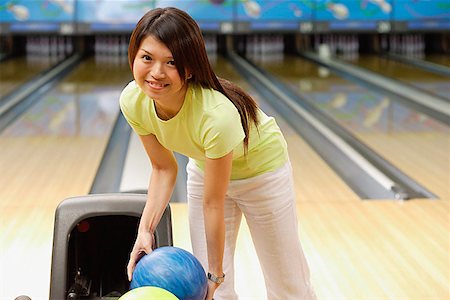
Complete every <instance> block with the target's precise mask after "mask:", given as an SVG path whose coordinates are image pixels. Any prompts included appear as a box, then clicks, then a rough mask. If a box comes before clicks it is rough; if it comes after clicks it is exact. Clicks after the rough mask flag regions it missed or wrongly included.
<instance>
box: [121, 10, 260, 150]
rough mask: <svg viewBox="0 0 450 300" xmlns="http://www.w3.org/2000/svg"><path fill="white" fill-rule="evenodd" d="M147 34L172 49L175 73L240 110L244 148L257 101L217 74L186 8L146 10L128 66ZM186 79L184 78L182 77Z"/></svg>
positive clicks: (133, 36)
mask: <svg viewBox="0 0 450 300" xmlns="http://www.w3.org/2000/svg"><path fill="white" fill-rule="evenodd" d="M148 36H153V37H154V38H156V39H158V40H159V41H161V42H162V43H163V44H165V45H166V47H167V48H168V49H169V50H170V51H171V52H172V55H173V58H174V60H175V65H176V67H177V70H178V74H179V75H180V77H181V78H186V70H189V72H190V73H191V74H192V77H191V78H190V79H189V81H190V82H192V83H194V84H199V85H201V86H202V87H204V88H212V89H214V90H216V91H219V92H221V93H222V94H224V95H225V96H226V97H227V98H228V99H230V101H231V102H232V103H233V104H234V106H235V107H236V108H237V110H238V111H239V115H240V116H241V124H242V128H243V129H244V132H245V138H244V149H245V152H247V149H248V138H249V132H250V127H251V125H252V124H254V125H255V126H257V125H258V122H259V120H258V114H257V108H258V106H257V104H256V102H255V100H254V99H253V98H252V97H250V95H248V94H247V93H246V92H245V91H243V90H242V89H241V88H240V87H238V86H237V85H236V84H234V83H232V82H230V81H228V80H225V79H222V78H218V77H217V76H216V74H214V71H213V69H212V67H211V65H210V63H209V60H208V56H207V54H206V49H205V42H204V40H203V36H202V33H201V31H200V28H199V27H198V25H197V23H196V22H195V21H194V20H193V19H192V18H191V16H189V15H188V14H187V13H186V12H184V11H182V10H180V9H177V8H174V7H166V8H156V9H153V10H150V11H148V12H147V13H146V14H145V15H144V16H143V17H142V18H141V19H140V20H139V22H138V23H137V25H136V27H135V29H134V30H133V33H132V34H131V38H130V44H129V46H128V62H129V64H130V68H131V70H133V63H134V59H135V57H136V54H137V52H138V50H139V47H140V45H141V42H142V40H143V39H145V38H146V37H148ZM185 80H187V79H185Z"/></svg>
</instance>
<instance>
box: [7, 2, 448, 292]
mask: <svg viewBox="0 0 450 300" xmlns="http://www.w3.org/2000/svg"><path fill="white" fill-rule="evenodd" d="M168 6H174V7H178V8H180V9H182V10H184V11H186V12H187V13H188V14H189V15H190V16H192V18H194V20H195V21H196V22H197V24H198V25H199V27H200V29H201V31H202V34H203V37H204V42H205V47H206V50H207V53H208V58H209V61H210V64H211V66H212V68H213V70H214V72H215V73H216V75H217V76H219V77H222V78H226V79H228V80H231V81H233V82H234V83H236V84H238V85H239V86H240V87H242V88H243V89H244V90H245V91H247V92H248V93H249V94H250V95H251V96H252V97H253V98H254V99H255V100H256V102H257V103H258V106H259V107H261V108H262V110H263V111H264V112H265V113H266V114H268V115H270V116H273V117H274V118H275V119H276V122H277V124H278V125H279V127H280V129H281V131H282V133H283V135H284V137H285V139H286V141H287V145H288V151H289V159H290V162H291V164H292V169H293V176H294V184H295V193H296V201H297V202H296V208H297V217H298V229H299V239H300V241H301V244H302V247H303V250H304V253H305V256H306V259H307V262H308V265H309V269H310V275H311V282H312V285H313V288H314V291H315V293H316V296H317V299H319V300H321V299H323V300H325V299H327V300H371V299H377V300H381V299H383V300H384V299H386V300H388V299H389V300H406V299H408V300H424V299H427V300H448V299H450V202H449V201H450V4H449V2H448V1H447V0H428V1H416V0H296V1H288V0H277V1H275V0H274V1H262V0H184V1H173V0H128V1H126V0H96V1H93V0H33V1H31V0H0V171H1V177H0V178H1V179H0V300H29V299H32V300H44V299H50V300H63V299H119V298H120V297H121V296H122V295H124V294H125V293H127V291H128V290H129V281H128V280H127V277H126V264H127V262H128V258H129V254H130V251H131V248H132V246H133V243H134V239H135V237H136V232H137V226H138V223H139V219H140V216H141V213H142V209H143V207H144V204H145V201H146V195H147V187H148V183H149V178H150V177H151V173H152V167H151V163H150V161H149V158H148V157H147V154H146V152H145V150H144V148H143V146H142V144H141V142H140V140H139V137H138V135H137V134H136V133H134V132H133V131H132V129H131V127H130V126H129V125H128V123H127V122H126V121H125V118H124V117H123V115H122V113H121V111H120V107H119V97H120V94H121V92H122V90H123V89H124V87H125V86H126V85H127V84H128V83H129V82H130V81H132V80H133V76H132V72H131V70H130V67H129V64H128V57H127V55H128V43H129V39H130V35H131V32H132V31H133V29H134V27H135V25H136V23H137V22H138V20H139V19H140V18H141V17H142V16H143V15H144V14H145V13H146V12H147V11H149V10H151V9H153V8H157V7H168ZM174 154H175V157H176V160H177V163H178V175H177V181H176V185H175V190H174V192H173V194H172V197H171V200H170V202H169V206H168V207H167V208H166V211H165V213H164V215H163V217H162V219H161V221H160V224H159V225H158V228H157V232H156V233H155V234H156V246H157V247H161V246H176V247H180V248H182V249H185V250H187V251H192V246H191V243H190V234H189V223H188V208H187V200H186V197H187V196H186V193H187V192H186V176H187V175H186V171H185V169H186V164H187V162H188V158H187V157H185V156H183V155H182V154H179V153H174ZM235 268H236V274H235V286H236V292H237V294H238V295H239V299H240V300H274V299H270V298H268V297H267V294H266V289H265V283H264V277H263V273H262V271H261V267H260V265H259V261H258V257H257V254H256V252H255V248H254V245H253V242H252V238H251V235H250V232H249V228H248V226H247V224H246V221H245V218H243V220H242V223H241V227H240V231H239V235H238V241H237V248H236V254H235ZM298 300H301V299H298Z"/></svg>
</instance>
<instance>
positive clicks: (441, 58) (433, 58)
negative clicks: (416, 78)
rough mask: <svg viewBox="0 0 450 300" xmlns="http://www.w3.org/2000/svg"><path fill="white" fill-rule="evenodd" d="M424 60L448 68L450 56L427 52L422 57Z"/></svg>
mask: <svg viewBox="0 0 450 300" xmlns="http://www.w3.org/2000/svg"><path fill="white" fill-rule="evenodd" d="M424 59H425V60H426V61H429V62H432V63H435V64H439V65H443V66H445V67H448V68H450V58H449V57H448V55H445V54H442V55H439V54H434V55H433V54H429V55H428V54H427V55H426V56H425V58H424Z"/></svg>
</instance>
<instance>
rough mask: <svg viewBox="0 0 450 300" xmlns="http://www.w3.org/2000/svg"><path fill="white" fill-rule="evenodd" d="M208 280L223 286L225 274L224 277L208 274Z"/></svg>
mask: <svg viewBox="0 0 450 300" xmlns="http://www.w3.org/2000/svg"><path fill="white" fill-rule="evenodd" d="M208 279H209V280H211V281H212V282H214V283H216V284H221V283H222V282H224V281H225V274H223V275H222V276H216V275H214V274H211V273H209V272H208Z"/></svg>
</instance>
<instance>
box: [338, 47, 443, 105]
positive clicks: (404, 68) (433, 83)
mask: <svg viewBox="0 0 450 300" xmlns="http://www.w3.org/2000/svg"><path fill="white" fill-rule="evenodd" d="M344 59H345V58H344ZM351 62H352V63H354V64H355V65H357V66H359V67H363V68H367V69H368V70H371V71H374V72H376V73H379V74H382V75H384V76H387V77H390V78H393V79H395V80H399V81H401V82H404V83H407V84H410V85H413V86H415V87H418V88H420V89H423V90H425V91H427V92H428V93H430V94H433V95H436V96H440V97H441V98H445V99H450V80H449V78H448V77H446V76H444V75H438V74H435V73H432V72H428V71H426V70H422V69H419V68H417V67H414V66H411V65H408V64H405V63H401V62H398V61H394V60H390V59H387V58H383V57H380V56H375V55H361V56H359V57H357V58H353V59H352V60H351Z"/></svg>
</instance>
